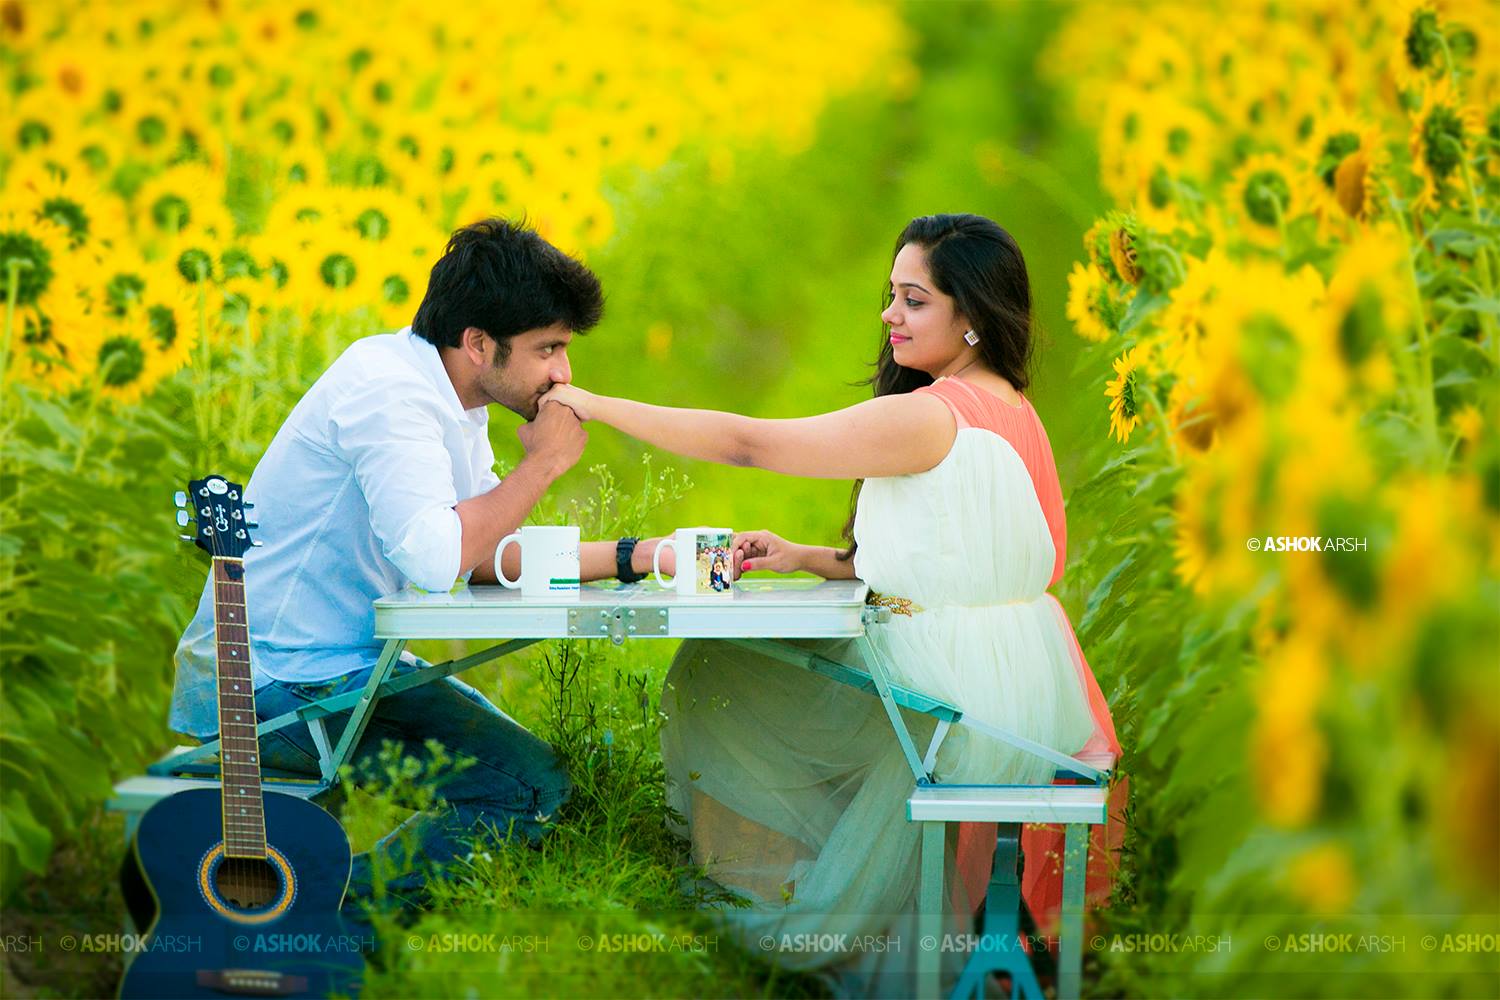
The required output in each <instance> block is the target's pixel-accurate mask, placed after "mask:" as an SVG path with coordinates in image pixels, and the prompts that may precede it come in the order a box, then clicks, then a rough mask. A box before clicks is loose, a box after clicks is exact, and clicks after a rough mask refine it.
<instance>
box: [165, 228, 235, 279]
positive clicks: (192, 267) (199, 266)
mask: <svg viewBox="0 0 1500 1000" xmlns="http://www.w3.org/2000/svg"><path fill="white" fill-rule="evenodd" d="M222 247H223V237H221V236H220V235H219V234H216V233H214V232H211V231H209V230H208V229H205V228H204V227H202V226H199V225H197V224H196V223H195V224H193V225H190V226H186V227H184V228H183V229H180V230H178V231H177V232H176V233H174V234H173V235H172V237H171V238H170V239H169V240H167V242H166V245H165V246H164V248H163V252H162V256H161V262H162V263H163V264H165V265H166V267H167V269H168V270H169V271H170V272H171V273H172V274H173V275H175V276H176V279H177V281H178V282H180V283H182V284H184V285H187V286H195V285H199V284H202V283H212V282H216V281H218V280H220V279H221V278H223V276H224V272H223V264H222V262H221V261H220V254H221V252H222Z"/></svg>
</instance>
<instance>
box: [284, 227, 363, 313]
mask: <svg viewBox="0 0 1500 1000" xmlns="http://www.w3.org/2000/svg"><path fill="white" fill-rule="evenodd" d="M287 235H291V239H290V241H289V242H288V247H287V252H288V257H289V260H288V262H287V263H288V265H289V271H290V273H289V275H288V280H287V293H288V295H289V297H290V298H291V300H292V302H293V303H294V304H295V305H296V306H297V307H298V308H301V309H306V310H309V311H315V312H337V311H340V310H342V309H346V308H352V307H354V306H358V305H363V304H366V303H368V302H369V301H370V299H371V295H372V293H373V292H374V291H375V289H374V287H373V285H374V281H375V274H374V269H373V268H371V267H370V262H369V255H370V252H369V249H368V248H369V246H370V244H369V243H368V242H366V241H364V240H360V239H358V238H356V237H353V236H351V235H350V234H349V233H348V232H347V231H346V230H344V229H342V228H341V227H339V226H337V225H336V224H335V223H333V222H332V221H325V222H317V223H305V224H304V225H303V226H301V227H299V230H298V231H296V232H295V233H294V234H283V238H285V237H286V236H287Z"/></svg>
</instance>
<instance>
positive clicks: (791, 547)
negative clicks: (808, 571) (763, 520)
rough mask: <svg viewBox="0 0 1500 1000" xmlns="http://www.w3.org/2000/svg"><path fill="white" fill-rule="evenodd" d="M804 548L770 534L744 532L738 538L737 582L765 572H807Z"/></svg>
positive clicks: (767, 532)
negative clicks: (747, 574) (743, 576)
mask: <svg viewBox="0 0 1500 1000" xmlns="http://www.w3.org/2000/svg"><path fill="white" fill-rule="evenodd" d="M802 556H803V546H801V545H797V544H796V543H794V542H789V541H787V540H786V539H785V538H782V537H781V536H780V535H775V534H772V533H771V532H769V531H741V532H738V533H736V534H735V536H734V578H735V579H736V580H738V579H739V577H740V574H741V573H742V572H748V571H750V570H757V569H764V570H770V571H771V572H773V573H795V572H797V571H798V570H800V569H802V568H803V565H802V562H803V560H802Z"/></svg>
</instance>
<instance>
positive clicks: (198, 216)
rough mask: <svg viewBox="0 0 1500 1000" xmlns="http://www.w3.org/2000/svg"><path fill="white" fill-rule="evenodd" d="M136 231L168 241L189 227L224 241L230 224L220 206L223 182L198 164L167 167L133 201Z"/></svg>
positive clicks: (219, 177) (231, 228)
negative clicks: (211, 234) (167, 239)
mask: <svg viewBox="0 0 1500 1000" xmlns="http://www.w3.org/2000/svg"><path fill="white" fill-rule="evenodd" d="M135 207H136V222H137V226H138V231H140V232H142V233H147V234H150V236H152V237H155V238H158V239H160V238H170V237H172V236H174V235H176V234H177V233H179V232H181V231H182V230H184V229H186V228H188V227H189V226H192V227H195V228H196V229H198V230H200V231H207V232H210V233H213V234H215V235H217V236H218V237H219V238H220V239H228V238H229V237H230V236H232V235H233V234H234V220H233V219H232V218H231V216H230V214H229V209H227V208H226V207H225V206H224V178H223V177H222V176H221V175H219V174H217V173H215V172H214V171H213V170H211V169H210V168H208V167H206V166H204V165H203V164H201V163H179V164H177V165H176V166H172V167H168V168H167V169H166V170H163V171H162V172H161V173H159V174H157V175H156V176H155V177H153V178H151V179H150V180H148V181H147V182H146V183H145V184H142V185H141V189H140V190H139V191H138V192H136V197H135Z"/></svg>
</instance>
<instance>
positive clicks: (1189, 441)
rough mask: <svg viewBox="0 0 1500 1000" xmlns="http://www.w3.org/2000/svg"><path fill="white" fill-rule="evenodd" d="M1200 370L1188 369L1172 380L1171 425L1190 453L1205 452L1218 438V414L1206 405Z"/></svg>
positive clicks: (1169, 411)
mask: <svg viewBox="0 0 1500 1000" xmlns="http://www.w3.org/2000/svg"><path fill="white" fill-rule="evenodd" d="M1201 381H1202V379H1201V377H1200V376H1199V374H1198V373H1197V372H1187V373H1184V374H1182V375H1181V376H1179V377H1178V378H1177V380H1176V381H1174V382H1173V383H1172V390H1171V392H1169V393H1168V394H1167V425H1168V426H1169V427H1171V429H1172V437H1173V440H1175V441H1176V442H1177V444H1178V445H1180V446H1181V450H1183V451H1188V452H1204V451H1208V450H1209V449H1210V448H1212V447H1213V446H1214V443H1215V442H1216V440H1217V436H1216V434H1215V426H1214V416H1213V414H1212V413H1211V412H1209V410H1208V407H1207V406H1205V405H1204V402H1203V394H1202V391H1201V389H1199V383H1200V382H1201Z"/></svg>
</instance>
